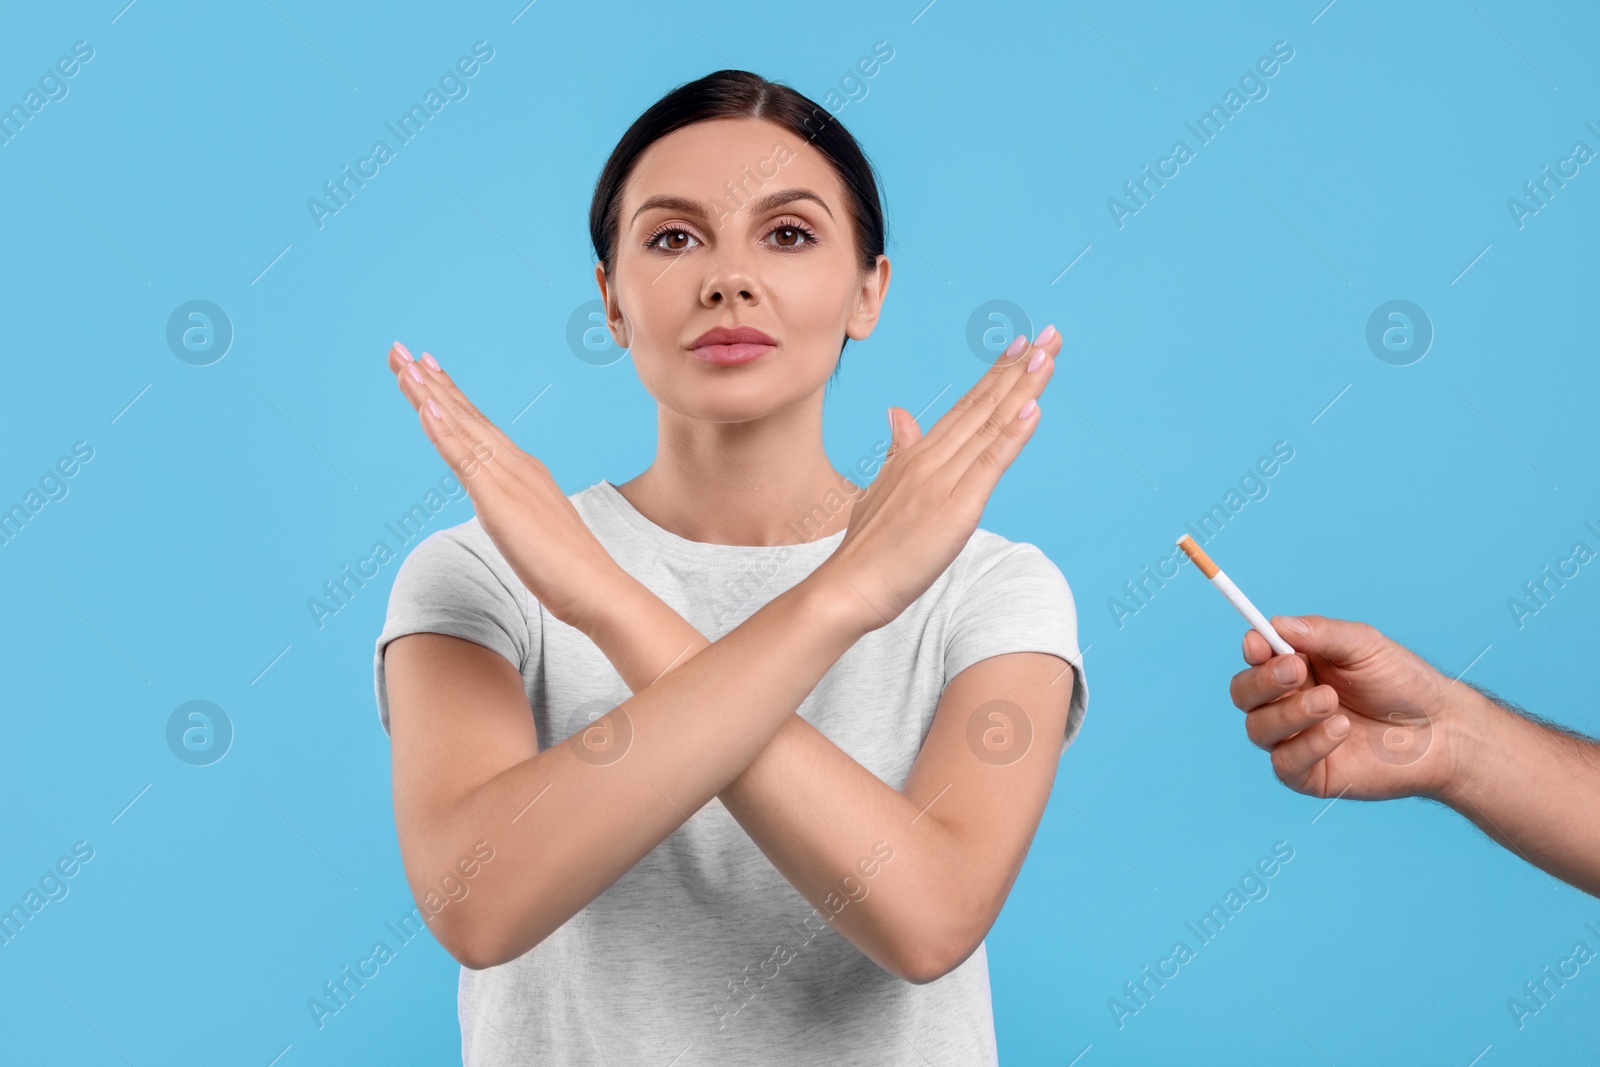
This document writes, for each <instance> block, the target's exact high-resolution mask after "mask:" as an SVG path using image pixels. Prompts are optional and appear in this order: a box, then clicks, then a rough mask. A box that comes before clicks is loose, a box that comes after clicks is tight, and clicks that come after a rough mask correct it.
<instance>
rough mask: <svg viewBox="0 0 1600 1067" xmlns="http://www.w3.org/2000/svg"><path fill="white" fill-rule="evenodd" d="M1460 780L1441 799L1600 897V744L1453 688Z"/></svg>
mask: <svg viewBox="0 0 1600 1067" xmlns="http://www.w3.org/2000/svg"><path fill="white" fill-rule="evenodd" d="M1451 695H1452V702H1453V707H1452V715H1451V724H1452V726H1453V727H1454V731H1453V733H1454V736H1453V740H1452V743H1453V745H1454V746H1455V747H1456V748H1457V751H1458V755H1457V764H1458V768H1459V769H1458V771H1457V775H1456V780H1455V781H1453V782H1452V783H1451V785H1450V786H1449V787H1447V788H1446V789H1445V790H1444V792H1443V793H1441V795H1440V796H1439V799H1440V800H1441V801H1443V802H1444V803H1445V804H1448V805H1449V806H1450V807H1452V808H1454V809H1455V810H1456V811H1458V812H1460V813H1461V814H1462V815H1465V816H1466V817H1467V818H1468V819H1471V820H1472V821H1473V822H1474V823H1475V824H1477V826H1478V828H1479V829H1481V830H1482V831H1483V832H1484V833H1486V834H1488V835H1489V836H1490V837H1492V838H1494V839H1495V840H1496V841H1498V842H1500V844H1502V845H1504V846H1505V847H1506V848H1508V849H1510V850H1511V851H1512V852H1514V853H1516V854H1517V855H1519V856H1521V857H1522V858H1524V859H1525V860H1527V861H1528V862H1529V863H1532V864H1534V865H1535V866H1537V867H1540V868H1543V869H1544V870H1546V871H1549V872H1550V873H1551V874H1553V875H1555V876H1556V877H1558V878H1561V879H1563V880H1564V881H1566V882H1569V883H1571V884H1572V885H1575V886H1577V887H1578V888H1579V889H1582V890H1583V891H1584V892H1586V893H1591V894H1594V895H1596V896H1600V745H1597V744H1595V743H1594V742H1592V741H1589V740H1587V739H1585V738H1580V737H1574V736H1571V735H1569V734H1566V733H1562V732H1561V731H1560V730H1556V729H1552V728H1550V727H1548V726H1545V725H1542V724H1541V723H1538V722H1534V721H1532V720H1530V719H1527V718H1524V717H1523V716H1522V715H1519V714H1517V713H1516V712H1515V711H1513V710H1512V709H1510V708H1507V707H1504V706H1502V705H1500V704H1499V703H1497V702H1496V701H1494V700H1492V699H1490V698H1489V697H1488V696H1487V695H1485V694H1483V693H1480V692H1479V691H1478V690H1476V689H1472V688H1470V687H1468V686H1466V685H1464V684H1462V683H1457V684H1455V685H1453V686H1452V687H1451Z"/></svg>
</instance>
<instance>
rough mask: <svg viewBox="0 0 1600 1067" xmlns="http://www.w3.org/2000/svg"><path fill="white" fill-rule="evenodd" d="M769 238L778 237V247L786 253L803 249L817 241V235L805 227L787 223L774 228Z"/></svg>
mask: <svg viewBox="0 0 1600 1067" xmlns="http://www.w3.org/2000/svg"><path fill="white" fill-rule="evenodd" d="M767 236H768V237H776V238H777V246H778V247H779V248H782V249H784V250H786V251H788V250H792V249H796V248H802V247H804V246H805V245H807V244H810V243H811V242H813V241H815V240H816V239H817V237H816V234H814V233H812V232H811V231H810V230H808V229H806V228H805V227H804V226H795V225H790V224H787V223H785V224H780V225H778V226H776V227H774V228H773V230H772V232H771V233H769V234H768V235H767Z"/></svg>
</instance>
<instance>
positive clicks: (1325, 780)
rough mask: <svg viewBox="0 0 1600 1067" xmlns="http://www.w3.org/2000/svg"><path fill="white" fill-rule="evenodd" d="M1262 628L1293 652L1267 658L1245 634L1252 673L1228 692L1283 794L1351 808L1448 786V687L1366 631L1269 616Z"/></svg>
mask: <svg viewBox="0 0 1600 1067" xmlns="http://www.w3.org/2000/svg"><path fill="white" fill-rule="evenodd" d="M1272 625H1273V627H1274V628H1276V629H1277V630H1278V632H1279V633H1281V634H1282V635H1283V637H1284V639H1285V640H1286V641H1288V642H1289V643H1290V644H1291V645H1293V646H1294V647H1295V648H1296V649H1299V651H1298V652H1297V653H1296V654H1294V655H1290V656H1275V655H1273V653H1272V649H1271V648H1270V647H1269V646H1268V645H1267V642H1266V640H1265V639H1264V638H1263V637H1262V636H1261V635H1260V634H1258V633H1256V632H1255V631H1254V630H1249V631H1247V632H1246V633H1245V635H1244V658H1245V662H1246V663H1250V664H1253V665H1254V666H1251V667H1249V668H1247V669H1245V670H1242V671H1240V672H1239V673H1238V674H1236V675H1234V676H1233V682H1232V684H1231V685H1230V686H1229V690H1230V693H1231V695H1232V697H1233V703H1234V705H1235V706H1236V707H1238V708H1239V709H1240V710H1241V711H1243V712H1245V732H1246V733H1247V734H1248V735H1249V737H1250V740H1251V741H1252V742H1254V743H1255V744H1256V745H1257V746H1258V747H1260V748H1263V749H1266V750H1267V751H1269V752H1271V753H1272V769H1273V771H1274V772H1275V773H1276V774H1277V776H1278V779H1279V780H1280V781H1282V782H1283V784H1284V785H1286V786H1288V787H1289V788H1290V789H1293V790H1294V791H1295V792H1297V793H1306V794H1309V795H1311V796H1316V797H1329V796H1339V795H1346V796H1349V797H1350V798H1352V799H1357V800H1387V799H1390V798H1392V797H1402V796H1427V797H1433V798H1438V797H1439V796H1440V794H1441V793H1442V792H1444V791H1445V790H1446V789H1447V788H1448V787H1449V786H1450V784H1451V782H1452V779H1453V778H1454V776H1455V774H1456V770H1457V767H1456V764H1457V762H1458V760H1457V753H1456V752H1455V751H1454V750H1453V749H1454V745H1453V743H1452V742H1453V732H1454V726H1455V723H1454V721H1453V715H1452V705H1453V703H1454V702H1453V701H1452V700H1451V699H1450V697H1451V695H1452V694H1451V693H1450V692H1449V690H1450V689H1451V687H1452V686H1453V685H1454V683H1452V682H1451V680H1450V679H1448V678H1446V677H1444V676H1443V675H1441V674H1440V673H1439V672H1438V671H1436V670H1434V669H1433V667H1431V666H1429V665H1428V663H1427V662H1425V661H1424V660H1423V659H1422V658H1421V657H1420V656H1417V655H1416V654H1415V653H1413V652H1411V651H1410V650H1409V649H1407V648H1405V647H1403V646H1401V645H1399V644H1396V643H1395V642H1394V641H1391V640H1390V639H1389V638H1387V637H1385V636H1384V635H1383V634H1381V633H1379V632H1378V631H1377V630H1375V629H1373V628H1372V627H1371V626H1368V625H1367V624H1366V623H1360V622H1346V621H1344V620H1341V619H1326V618H1323V617H1322V616H1320V615H1303V616H1283V615H1279V616H1275V617H1274V618H1273V619H1272ZM1460 688H1463V689H1464V688H1465V687H1460Z"/></svg>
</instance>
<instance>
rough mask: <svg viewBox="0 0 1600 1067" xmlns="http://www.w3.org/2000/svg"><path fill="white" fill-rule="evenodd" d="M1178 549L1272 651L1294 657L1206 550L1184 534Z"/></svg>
mask: <svg viewBox="0 0 1600 1067" xmlns="http://www.w3.org/2000/svg"><path fill="white" fill-rule="evenodd" d="M1178 547H1179V548H1181V549H1183V551H1184V554H1185V555H1187V556H1188V557H1189V558H1190V559H1192V560H1194V565H1195V566H1196V567H1199V568H1200V573H1201V574H1203V575H1205V576H1206V577H1207V578H1210V579H1211V584H1212V585H1214V586H1216V587H1217V588H1218V589H1220V590H1221V591H1222V595H1223V596H1225V597H1227V598H1228V603H1230V604H1232V605H1233V606H1234V607H1236V608H1238V609H1239V614H1240V615H1243V616H1244V617H1245V618H1246V619H1248V620H1249V621H1250V625H1251V626H1252V627H1253V628H1254V629H1255V631H1256V633H1258V634H1260V635H1261V636H1262V637H1265V638H1266V639H1267V644H1269V645H1271V646H1272V651H1274V652H1276V653H1277V654H1278V655H1280V656H1292V655H1294V649H1292V648H1290V647H1289V642H1287V641H1285V640H1284V639H1283V638H1281V637H1279V636H1278V631H1276V630H1274V629H1273V628H1272V624H1271V623H1270V622H1268V621H1267V617H1266V616H1265V615H1263V614H1261V612H1259V611H1257V610H1256V606H1255V605H1254V604H1252V603H1250V598H1249V597H1247V596H1245V595H1244V594H1243V593H1241V592H1240V591H1239V587H1238V586H1236V585H1234V584H1233V579H1232V578H1229V577H1228V576H1227V575H1226V574H1223V573H1222V570H1221V568H1219V567H1218V566H1217V565H1216V564H1215V563H1212V562H1211V557H1210V556H1208V555H1206V554H1205V550H1204V549H1202V548H1201V547H1200V546H1199V545H1197V544H1195V543H1194V538H1192V537H1190V536H1189V535H1188V534H1184V535H1183V536H1182V537H1180V538H1178Z"/></svg>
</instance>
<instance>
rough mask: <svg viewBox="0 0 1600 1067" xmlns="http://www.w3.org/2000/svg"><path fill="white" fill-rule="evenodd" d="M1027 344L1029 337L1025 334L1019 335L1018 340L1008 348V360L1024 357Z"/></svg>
mask: <svg viewBox="0 0 1600 1067" xmlns="http://www.w3.org/2000/svg"><path fill="white" fill-rule="evenodd" d="M1027 344H1028V335H1027V334H1024V333H1019V334H1017V339H1016V340H1015V341H1012V342H1011V343H1010V344H1009V345H1007V346H1006V358H1007V359H1016V358H1017V357H1018V356H1020V355H1022V350H1023V348H1025V347H1027Z"/></svg>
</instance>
